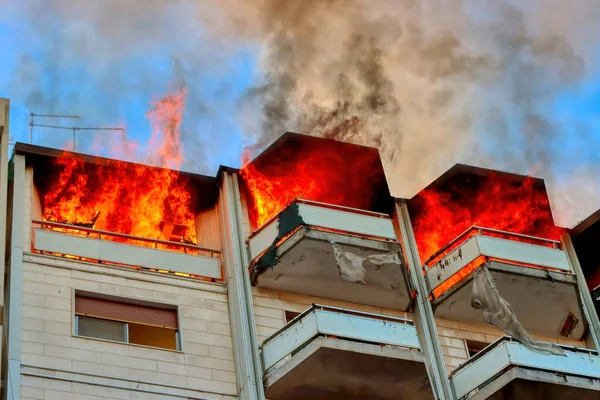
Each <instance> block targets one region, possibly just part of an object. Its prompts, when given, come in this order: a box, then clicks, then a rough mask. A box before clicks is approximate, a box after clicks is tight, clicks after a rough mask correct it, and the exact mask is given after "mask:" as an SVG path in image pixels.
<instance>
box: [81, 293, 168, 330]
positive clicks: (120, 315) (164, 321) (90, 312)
mask: <svg viewBox="0 0 600 400" xmlns="http://www.w3.org/2000/svg"><path fill="white" fill-rule="evenodd" d="M75 313H76V314H78V315H87V316H90V317H98V318H106V319H113V320H118V321H125V322H132V323H138V324H145V325H155V326H163V327H166V328H171V329H177V312H176V311H175V310H169V309H164V308H156V307H149V306H140V305H137V304H129V303H120V302H116V301H111V300H105V299H97V298H93V297H84V296H76V297H75Z"/></svg>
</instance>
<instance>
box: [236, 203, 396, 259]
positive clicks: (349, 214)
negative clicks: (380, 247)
mask: <svg viewBox="0 0 600 400" xmlns="http://www.w3.org/2000/svg"><path fill="white" fill-rule="evenodd" d="M290 206H297V214H298V215H297V216H298V217H299V218H298V219H299V220H301V221H302V223H303V224H304V225H305V226H309V227H311V228H312V229H316V230H321V231H329V232H337V233H343V234H351V235H355V236H358V237H366V238H377V239H380V240H387V241H393V242H395V241H396V233H395V232H394V225H393V224H392V220H391V218H390V217H389V216H388V215H385V214H381V213H376V212H373V211H365V210H359V209H355V208H349V207H342V206H336V205H333V204H325V203H319V202H316V201H309V200H302V199H297V200H294V201H293V202H292V203H291V204H290ZM286 212H288V209H286V210H283V211H282V212H280V213H279V214H277V215H275V216H274V217H273V218H271V219H270V220H269V221H267V222H266V223H265V224H264V225H263V226H261V227H260V228H258V229H257V230H256V231H254V232H253V233H252V234H251V235H250V236H249V237H248V248H249V250H250V256H251V258H252V259H256V258H257V257H258V256H260V255H261V254H262V253H263V252H264V251H265V250H266V249H267V248H268V247H269V246H271V244H272V243H273V241H274V240H275V238H277V237H278V234H279V233H280V230H281V228H280V227H279V223H278V221H279V220H280V218H281V215H282V214H284V213H286ZM288 233H289V232H288Z"/></svg>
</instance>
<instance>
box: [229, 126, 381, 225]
mask: <svg viewBox="0 0 600 400" xmlns="http://www.w3.org/2000/svg"><path fill="white" fill-rule="evenodd" d="M286 135H288V134H286ZM282 139H285V137H284V138H282ZM280 141H281V139H280ZM276 144H277V143H276ZM273 147H276V148H273ZM249 161H250V160H249V154H248V153H247V152H246V153H245V154H244V159H243V164H244V167H243V168H242V170H241V172H240V175H241V177H242V179H243V182H244V186H245V188H246V193H247V198H248V209H249V214H250V221H251V224H252V228H253V229H256V228H259V227H261V226H262V225H263V224H265V222H267V221H268V220H270V219H271V218H272V217H273V216H275V215H276V214H277V213H279V212H280V211H281V210H283V209H284V208H285V207H286V206H287V205H288V204H290V203H291V202H292V201H293V200H295V199H303V200H312V201H317V202H321V203H328V204H333V205H339V206H344V207H351V208H357V209H361V210H368V211H377V212H385V211H387V210H385V211H384V208H385V206H382V201H381V199H382V198H383V197H384V196H382V191H384V192H386V193H387V196H388V198H389V191H388V189H387V183H386V181H385V175H384V173H383V167H382V165H381V161H380V158H379V153H378V152H377V150H376V149H373V148H366V147H362V146H356V145H352V144H349V143H341V142H336V141H333V140H326V139H318V138H313V137H309V136H303V135H297V136H296V137H293V138H292V139H291V140H288V141H287V142H285V143H284V144H283V145H279V146H275V145H274V146H272V147H271V148H269V149H267V150H265V152H263V153H262V154H261V155H260V156H259V157H258V158H257V159H255V160H254V161H252V162H249Z"/></svg>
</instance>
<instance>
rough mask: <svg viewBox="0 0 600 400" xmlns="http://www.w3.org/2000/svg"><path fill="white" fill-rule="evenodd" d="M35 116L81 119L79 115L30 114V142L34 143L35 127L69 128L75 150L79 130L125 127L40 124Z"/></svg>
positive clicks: (120, 129) (114, 129) (108, 129)
mask: <svg viewBox="0 0 600 400" xmlns="http://www.w3.org/2000/svg"><path fill="white" fill-rule="evenodd" d="M35 117H40V118H65V119H81V117H80V116H77V115H61V114H35V113H31V114H29V143H30V144H33V127H34V126H37V127H40V128H50V129H62V130H69V131H71V132H72V133H73V151H75V150H76V141H75V140H76V133H77V131H123V128H103V127H80V126H61V125H54V124H45V123H43V124H40V123H36V122H35Z"/></svg>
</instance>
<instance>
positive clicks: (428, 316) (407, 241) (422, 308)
mask: <svg viewBox="0 0 600 400" xmlns="http://www.w3.org/2000/svg"><path fill="white" fill-rule="evenodd" d="M395 214H396V218H397V221H398V225H399V230H400V232H399V239H400V241H401V243H402V248H403V250H404V253H405V257H406V261H407V263H408V267H409V274H410V283H411V285H412V287H413V288H416V291H417V296H416V299H415V306H414V316H415V317H414V323H415V327H416V328H417V333H418V335H419V340H420V342H421V347H422V348H423V352H424V353H425V356H426V360H427V369H428V371H429V374H430V379H431V380H432V384H433V385H434V391H435V393H436V394H437V398H438V399H440V400H451V399H453V398H454V396H453V394H452V390H451V389H450V382H449V380H448V373H447V371H446V364H445V363H444V355H443V353H442V347H441V345H440V341H439V338H438V334H437V328H436V324H435V318H434V315H433V309H432V308H431V303H430V302H429V293H428V291H427V285H426V283H425V277H424V276H423V273H422V267H421V259H420V258H419V251H418V249H417V242H416V239H415V236H414V232H413V229H412V224H411V222H410V216H409V214H408V208H407V206H406V203H405V202H404V201H403V200H399V199H396V200H395Z"/></svg>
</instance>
